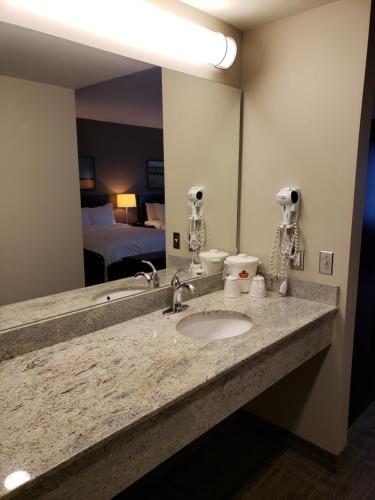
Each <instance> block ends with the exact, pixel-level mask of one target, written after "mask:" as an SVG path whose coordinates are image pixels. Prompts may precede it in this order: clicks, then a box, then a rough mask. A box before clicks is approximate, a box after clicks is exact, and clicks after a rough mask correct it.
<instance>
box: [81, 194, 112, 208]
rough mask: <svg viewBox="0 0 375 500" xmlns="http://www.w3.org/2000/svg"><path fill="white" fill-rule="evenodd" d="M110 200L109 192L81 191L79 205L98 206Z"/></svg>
mask: <svg viewBox="0 0 375 500" xmlns="http://www.w3.org/2000/svg"><path fill="white" fill-rule="evenodd" d="M109 201H112V200H111V195H109V194H86V193H84V194H83V193H81V207H90V208H93V207H100V206H101V205H105V204H106V203H108V202H109Z"/></svg>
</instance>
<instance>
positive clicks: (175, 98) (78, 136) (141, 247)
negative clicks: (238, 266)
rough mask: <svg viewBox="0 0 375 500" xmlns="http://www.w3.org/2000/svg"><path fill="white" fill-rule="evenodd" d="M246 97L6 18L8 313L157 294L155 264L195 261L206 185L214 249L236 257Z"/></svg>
mask: <svg viewBox="0 0 375 500" xmlns="http://www.w3.org/2000/svg"><path fill="white" fill-rule="evenodd" d="M240 105H241V92H240V90H239V89H236V88H233V87H230V86H226V85H223V84H219V83H215V82H212V81H208V80H204V79H200V78H197V77H193V76H189V75H186V74H182V73H179V72H175V71H172V70H169V69H165V68H159V67H155V66H152V65H150V64H146V63H144V62H141V61H134V60H131V59H127V58H125V57H122V56H118V55H115V54H112V53H108V52H104V51H100V50H97V49H94V48H90V47H86V46H83V45H79V44H76V43H73V42H69V41H66V40H63V39H58V38H55V37H51V36H49V35H45V34H42V33H38V32H35V31H31V30H27V29H24V28H20V27H16V26H11V25H6V24H1V26H0V109H1V113H0V137H1V148H0V168H1V182H0V200H1V211H0V227H1V245H0V283H1V286H0V305H1V307H0V317H2V318H3V319H4V318H5V319H6V318H7V315H8V314H11V312H12V304H13V303H18V302H20V301H24V300H30V299H33V300H34V302H33V304H34V306H35V319H40V318H41V317H43V314H46V315H49V316H50V315H51V314H53V312H54V311H55V313H56V314H58V313H64V312H68V310H71V309H78V308H82V307H88V306H90V305H95V304H98V303H101V302H103V301H104V302H105V300H108V298H107V296H108V295H109V294H111V299H112V298H118V297H122V296H126V295H127V294H133V293H141V292H143V291H147V290H149V284H148V283H147V281H146V280H144V279H143V278H142V276H141V277H138V278H134V275H135V274H136V273H139V272H145V271H149V268H150V266H149V264H144V263H143V262H142V261H149V262H151V263H152V264H153V265H154V266H155V268H156V269H157V270H158V271H159V272H160V281H161V282H160V285H161V286H164V285H168V284H169V283H170V280H171V276H172V275H173V273H174V271H175V268H176V267H181V266H183V267H188V265H189V262H190V261H191V259H192V252H191V248H190V245H189V235H188V234H186V227H187V221H188V217H189V214H190V212H189V210H190V207H189V204H188V199H187V192H188V190H189V188H190V187H192V186H202V187H204V192H205V199H204V221H205V235H204V236H205V237H204V240H205V241H204V248H203V249H205V250H208V249H210V248H215V249H219V250H223V251H226V252H228V253H234V252H235V251H236V233H237V193H238V165H239V137H240ZM177 239H178V241H177ZM186 277H188V274H187V275H186ZM71 290H76V292H75V293H74V294H73V295H69V298H68V295H66V294H64V293H63V292H66V291H71ZM117 292H118V293H117ZM61 293H62V295H61ZM116 293H117V295H116ZM53 294H60V295H58V296H55V295H54V296H53V298H51V297H50V298H49V299H48V301H46V299H44V298H43V297H46V296H51V295H53ZM47 304H48V305H49V307H46V305H47ZM19 322H22V318H19ZM2 325H3V327H6V328H7V327H9V326H14V324H12V325H10V324H9V322H7V321H4V322H3V323H2ZM0 328H1V326H0Z"/></svg>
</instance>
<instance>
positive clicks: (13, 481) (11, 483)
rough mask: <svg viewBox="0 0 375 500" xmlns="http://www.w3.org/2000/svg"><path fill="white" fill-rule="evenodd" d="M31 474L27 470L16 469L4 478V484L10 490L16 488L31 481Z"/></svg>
mask: <svg viewBox="0 0 375 500" xmlns="http://www.w3.org/2000/svg"><path fill="white" fill-rule="evenodd" d="M29 479H30V474H29V473H28V472H26V471H25V470H16V471H14V472H12V473H11V474H9V475H8V476H7V477H6V478H5V480H4V486H5V488H6V489H7V490H8V491H11V490H14V489H15V488H17V487H18V486H21V484H23V483H26V481H29Z"/></svg>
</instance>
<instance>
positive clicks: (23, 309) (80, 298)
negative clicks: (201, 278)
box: [0, 268, 189, 331]
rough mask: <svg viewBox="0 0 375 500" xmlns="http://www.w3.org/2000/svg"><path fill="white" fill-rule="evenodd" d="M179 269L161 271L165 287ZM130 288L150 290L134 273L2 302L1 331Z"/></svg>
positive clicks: (45, 317) (73, 309)
mask: <svg viewBox="0 0 375 500" xmlns="http://www.w3.org/2000/svg"><path fill="white" fill-rule="evenodd" d="M175 272H176V269H172V268H166V269H162V270H160V271H158V274H159V277H160V287H161V288H162V287H164V286H169V285H170V283H171V280H172V277H173V275H174V273H175ZM181 276H182V278H181V279H189V275H188V274H187V273H186V274H182V275H181V274H180V277H181ZM128 288H139V292H136V293H143V292H147V291H149V290H150V289H149V287H148V285H147V283H146V280H144V279H143V278H139V279H137V278H134V277H130V278H123V279H120V280H115V281H109V282H107V283H100V284H99V285H94V286H89V287H86V288H77V289H76V290H68V291H66V292H61V293H55V294H52V295H48V296H46V297H38V298H36V299H30V300H24V301H21V302H15V303H13V304H7V305H4V306H0V331H3V330H8V329H10V328H17V327H19V326H21V325H27V324H30V323H33V322H35V321H42V320H45V319H48V318H52V317H56V316H59V315H62V314H68V313H70V312H72V311H78V310H80V309H85V308H87V307H93V306H96V305H97V304H96V303H95V299H96V298H98V297H99V296H102V295H107V294H108V295H109V294H111V293H113V292H117V291H121V290H126V289H128Z"/></svg>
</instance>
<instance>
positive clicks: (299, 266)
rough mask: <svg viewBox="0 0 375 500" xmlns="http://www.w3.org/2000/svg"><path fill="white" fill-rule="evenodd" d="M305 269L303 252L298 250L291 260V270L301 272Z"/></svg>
mask: <svg viewBox="0 0 375 500" xmlns="http://www.w3.org/2000/svg"><path fill="white" fill-rule="evenodd" d="M304 268H305V250H298V252H297V253H296V257H295V259H294V260H292V269H295V270H296V271H303V270H304Z"/></svg>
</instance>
